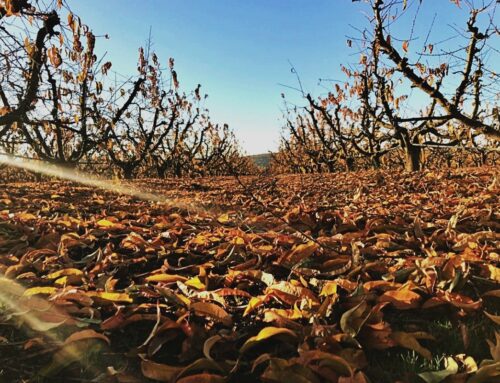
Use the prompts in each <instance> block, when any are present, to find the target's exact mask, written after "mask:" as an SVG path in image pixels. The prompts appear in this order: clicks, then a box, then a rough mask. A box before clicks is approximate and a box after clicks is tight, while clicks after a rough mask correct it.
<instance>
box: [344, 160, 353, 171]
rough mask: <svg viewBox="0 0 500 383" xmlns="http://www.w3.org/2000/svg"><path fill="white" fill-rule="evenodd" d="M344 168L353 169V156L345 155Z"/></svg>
mask: <svg viewBox="0 0 500 383" xmlns="http://www.w3.org/2000/svg"><path fill="white" fill-rule="evenodd" d="M345 170H346V172H352V171H353V170H354V158H352V157H347V158H346V159H345Z"/></svg>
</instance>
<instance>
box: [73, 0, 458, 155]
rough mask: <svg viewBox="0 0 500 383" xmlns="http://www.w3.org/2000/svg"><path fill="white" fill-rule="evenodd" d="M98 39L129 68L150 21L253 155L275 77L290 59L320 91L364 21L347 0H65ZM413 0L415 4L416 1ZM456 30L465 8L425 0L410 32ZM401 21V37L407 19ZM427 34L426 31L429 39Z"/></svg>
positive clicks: (261, 146) (273, 111)
mask: <svg viewBox="0 0 500 383" xmlns="http://www.w3.org/2000/svg"><path fill="white" fill-rule="evenodd" d="M68 3H69V5H70V7H71V9H72V10H73V12H75V13H76V14H78V15H79V16H81V17H82V19H83V21H84V23H86V24H88V25H89V26H90V27H91V29H92V30H93V32H94V33H95V34H96V35H99V34H106V33H107V34H109V36H110V37H111V38H110V40H104V39H99V40H98V46H99V49H100V52H104V51H106V52H107V59H110V60H111V61H112V62H113V69H114V70H116V71H118V72H119V73H123V74H136V72H135V71H136V70H135V68H136V62H137V48H138V47H139V46H141V45H144V42H145V40H146V39H147V36H148V33H149V28H150V26H151V27H152V31H153V39H154V50H155V51H156V52H157V54H158V56H159V57H160V59H161V60H162V61H163V62H164V63H165V64H166V63H167V62H168V61H167V60H168V58H169V57H174V58H175V61H176V70H177V72H178V75H179V79H180V82H181V87H182V88H183V89H186V90H187V89H192V88H194V87H195V86H196V84H198V83H201V84H202V89H203V91H204V92H206V93H208V94H209V99H208V102H207V106H208V107H209V109H210V112H211V116H212V118H213V120H215V121H217V122H227V123H228V124H229V125H230V126H231V127H232V128H233V129H234V130H235V132H236V134H237V137H238V138H239V140H240V142H241V143H242V146H243V148H244V149H245V150H246V151H247V152H248V153H250V154H254V153H262V152H266V151H268V150H275V149H276V148H277V146H278V140H279V134H280V129H281V107H282V100H281V97H280V94H281V92H285V93H287V95H291V96H293V93H294V92H293V91H291V90H288V89H286V88H284V87H282V86H280V85H278V84H279V83H284V84H288V85H291V86H296V80H295V77H294V75H293V74H292V73H291V72H290V65H289V63H288V60H290V61H291V62H292V63H293V64H294V66H295V67H296V68H297V71H298V72H299V74H300V76H301V79H302V82H303V85H304V88H305V90H306V91H309V92H312V93H314V94H316V95H319V94H321V93H325V92H326V90H325V88H324V86H325V84H322V85H318V79H319V78H337V79H344V77H343V74H341V72H340V64H341V63H344V64H346V63H349V62H352V63H354V62H357V61H358V59H359V56H358V55H357V54H356V50H355V49H349V48H348V47H347V45H346V35H348V34H349V35H354V36H356V35H359V33H357V32H356V31H355V30H354V29H352V28H351V27H350V26H349V25H350V24H352V25H354V26H357V27H363V26H366V25H367V21H366V17H365V14H364V13H363V12H365V11H367V10H368V8H367V6H366V4H361V3H352V2H351V0H68ZM415 7H416V4H414V8H415ZM435 13H437V19H436V22H435V24H434V29H433V31H432V36H433V37H434V39H435V40H442V39H444V38H446V37H450V36H453V35H454V32H453V30H451V29H450V27H449V23H454V22H456V23H457V24H458V25H460V26H463V20H465V18H466V13H465V12H461V11H460V10H459V9H455V8H454V7H453V6H452V4H450V0H432V1H429V0H427V1H424V6H423V7H422V10H421V12H420V14H419V18H418V20H417V21H418V26H417V29H416V30H415V36H416V37H419V38H420V39H421V40H423V39H424V38H425V34H426V33H427V31H428V28H429V26H430V23H431V21H432V19H433V17H434V14H435ZM403 27H404V28H405V34H403V35H402V36H401V37H404V36H405V35H406V36H408V34H409V32H408V31H409V28H410V22H409V21H408V22H407V23H406V25H404V26H403ZM431 40H432V39H431Z"/></svg>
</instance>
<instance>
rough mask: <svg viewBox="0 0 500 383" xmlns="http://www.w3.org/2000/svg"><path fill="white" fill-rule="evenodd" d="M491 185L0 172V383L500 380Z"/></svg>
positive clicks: (459, 174)
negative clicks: (114, 184) (130, 189)
mask: <svg viewBox="0 0 500 383" xmlns="http://www.w3.org/2000/svg"><path fill="white" fill-rule="evenodd" d="M498 176H499V173H498V169H493V168H486V167H485V168H470V169H458V170H446V171H443V172H437V171H423V172H419V173H412V174H409V173H404V172H399V171H390V172H385V171H384V172H382V171H381V172H376V171H366V172H359V173H352V174H331V175H323V174H321V175H304V176H280V177H258V178H255V177H253V178H252V177H244V178H242V180H241V181H242V183H243V184H244V185H245V187H244V188H243V186H242V185H241V184H240V183H239V182H238V181H237V180H235V179H234V178H209V179H194V180H186V179H183V180H139V181H135V182H133V183H132V184H133V186H134V187H136V188H141V189H143V190H147V191H149V192H154V193H156V194H160V195H162V196H165V197H166V198H167V199H170V200H167V202H165V203H158V202H150V201H142V200H139V199H136V198H132V197H128V196H120V195H117V194H114V193H113V192H109V191H102V190H98V189H95V188H91V187H86V186H81V185H78V184H74V183H70V182H65V181H51V182H40V183H2V180H1V179H0V275H1V277H0V382H1V383H3V382H73V381H74V382H150V381H151V382H153V381H163V382H168V381H179V382H183V383H188V382H233V381H237V382H238V383H243V382H255V381H259V380H263V381H267V382H283V381H287V382H289V383H294V382H342V383H345V382H368V381H371V382H395V381H402V382H426V381H427V382H439V381H447V382H490V381H491V382H494V381H498V380H495V379H500V332H499V324H500V268H499V260H500V255H499V253H500V251H499V248H500V246H499V244H500V221H499V198H498V194H499V190H500V187H499V184H500V180H498ZM174 201H175V204H174ZM495 335H496V336H495ZM495 376H496V377H495Z"/></svg>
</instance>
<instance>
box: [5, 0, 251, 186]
mask: <svg viewBox="0 0 500 383" xmlns="http://www.w3.org/2000/svg"><path fill="white" fill-rule="evenodd" d="M150 45H151V44H149V46H147V47H146V49H143V48H141V49H139V58H138V66H137V71H138V72H137V74H136V75H135V76H131V77H130V78H129V79H127V80H126V81H123V82H122V83H117V82H116V80H115V81H111V80H110V79H109V74H110V70H111V66H112V64H111V62H107V61H104V60H102V59H100V58H98V57H97V55H96V36H95V35H94V34H93V33H92V31H91V30H90V28H89V27H88V26H87V25H85V24H83V23H82V21H81V20H80V18H79V17H78V16H76V15H74V14H73V13H71V11H70V10H69V9H68V8H67V7H66V4H65V3H64V1H63V0H58V1H57V2H52V1H50V2H49V1H47V2H46V4H44V2H43V1H31V3H30V1H28V0H0V46H1V47H2V51H1V52H0V60H1V64H0V146H1V149H2V150H3V151H4V152H7V153H9V154H14V155H21V156H26V157H34V158H37V159H40V160H43V161H46V162H50V163H54V164H58V165H62V166H67V167H76V166H87V167H93V168H95V167H96V166H101V167H102V168H110V167H111V168H114V169H117V170H118V171H119V173H120V174H121V176H123V177H125V178H133V177H137V176H141V175H150V176H160V177H165V176H178V177H180V176H186V175H189V176H191V175H221V174H225V173H228V172H230V171H234V169H238V171H240V172H244V171H249V166H250V164H249V161H248V160H247V159H246V158H245V157H243V156H242V155H241V153H240V149H239V146H238V143H237V141H236V139H235V137H234V134H233V133H232V131H231V130H230V129H229V128H228V126H227V125H219V124H215V123H213V122H212V121H211V120H210V117H209V115H208V110H207V109H206V108H205V107H204V99H205V98H206V97H207V96H206V95H202V94H201V93H200V86H199V85H198V87H197V88H196V89H194V90H193V91H191V92H185V91H182V90H181V88H180V85H179V80H178V78H177V73H176V71H175V69H174V60H173V59H170V60H169V62H168V65H164V66H163V67H162V65H161V62H160V60H159V58H158V57H157V56H156V54H155V53H154V52H152V51H151V46H150ZM229 168H230V169H229Z"/></svg>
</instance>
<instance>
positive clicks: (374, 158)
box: [372, 154, 382, 169]
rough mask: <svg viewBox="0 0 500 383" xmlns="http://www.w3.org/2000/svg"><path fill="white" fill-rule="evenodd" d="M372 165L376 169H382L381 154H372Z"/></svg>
mask: <svg viewBox="0 0 500 383" xmlns="http://www.w3.org/2000/svg"><path fill="white" fill-rule="evenodd" d="M372 166H373V168H374V169H380V168H381V166H382V164H381V163H380V155H377V154H374V155H373V156H372Z"/></svg>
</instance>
